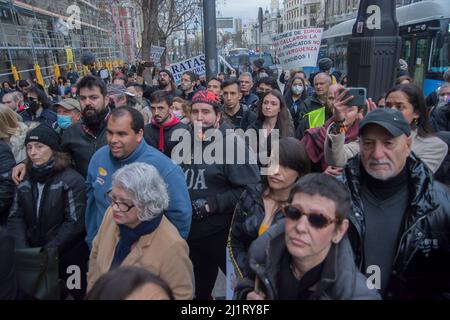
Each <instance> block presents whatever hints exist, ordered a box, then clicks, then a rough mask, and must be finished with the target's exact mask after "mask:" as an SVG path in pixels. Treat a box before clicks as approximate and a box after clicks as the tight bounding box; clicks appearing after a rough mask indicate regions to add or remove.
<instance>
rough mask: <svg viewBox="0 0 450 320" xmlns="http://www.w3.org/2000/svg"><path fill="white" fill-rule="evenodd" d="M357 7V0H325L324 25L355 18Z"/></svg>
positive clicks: (399, 0) (401, 1) (403, 1)
mask: <svg viewBox="0 0 450 320" xmlns="http://www.w3.org/2000/svg"><path fill="white" fill-rule="evenodd" d="M420 1H422V0H396V5H397V7H398V6H405V5H408V4H411V3H414V2H420ZM358 9H359V0H326V1H325V25H326V28H327V29H328V28H331V27H333V26H335V25H336V24H339V23H341V22H344V21H347V20H351V19H354V18H356V16H357V14H358Z"/></svg>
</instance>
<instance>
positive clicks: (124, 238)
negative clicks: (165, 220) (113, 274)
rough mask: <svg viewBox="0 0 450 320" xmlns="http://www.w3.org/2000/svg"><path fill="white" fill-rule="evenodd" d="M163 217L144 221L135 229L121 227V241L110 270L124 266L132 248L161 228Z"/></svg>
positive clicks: (117, 246)
mask: <svg viewBox="0 0 450 320" xmlns="http://www.w3.org/2000/svg"><path fill="white" fill-rule="evenodd" d="M162 217H163V215H162V214H160V215H159V216H158V217H156V218H154V219H152V220H150V221H143V222H141V223H140V224H139V225H138V226H137V227H136V228H134V229H131V228H129V227H127V226H125V225H119V231H120V240H119V242H118V243H117V245H116V249H115V251H114V257H113V260H112V263H111V268H110V270H112V269H115V268H117V267H119V266H120V265H121V264H122V262H123V260H125V258H126V257H127V256H128V254H129V253H130V251H131V246H132V245H133V244H134V243H135V242H136V241H138V240H139V238H140V237H142V236H145V235H147V234H150V233H152V232H153V231H155V230H156V228H158V227H159V224H160V223H161V220H162Z"/></svg>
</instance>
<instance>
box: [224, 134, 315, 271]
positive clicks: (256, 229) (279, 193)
mask: <svg viewBox="0 0 450 320" xmlns="http://www.w3.org/2000/svg"><path fill="white" fill-rule="evenodd" d="M275 159H276V158H275V155H272V157H271V166H270V167H269V173H271V175H269V176H263V177H262V183H260V184H257V185H250V186H248V187H247V188H246V190H245V191H244V193H243V195H242V196H241V198H240V199H239V202H238V204H237V206H236V209H235V211H234V216H233V221H232V223H231V228H230V234H229V238H228V250H229V253H230V259H231V261H232V263H233V265H234V269H235V271H236V274H237V275H238V276H239V278H242V277H244V276H245V275H246V274H247V271H248V270H247V262H248V261H247V251H248V248H249V247H250V245H251V243H252V242H253V240H255V239H256V238H257V237H258V236H260V235H261V234H263V233H264V232H265V231H266V230H267V229H268V228H269V227H270V226H271V225H272V224H273V223H275V222H277V221H278V220H280V219H282V218H283V215H282V213H281V212H280V211H279V210H280V206H281V204H282V203H285V202H286V201H287V199H288V197H289V193H290V191H291V189H292V187H293V186H294V184H295V182H296V181H297V180H298V179H299V178H300V177H302V176H303V175H305V174H308V173H309V172H310V161H309V159H308V156H307V154H306V151H305V148H304V147H303V145H302V144H300V142H299V141H298V140H297V139H295V138H284V139H281V140H280V143H279V153H278V159H277V161H275ZM278 163H279V165H277V164H278Z"/></svg>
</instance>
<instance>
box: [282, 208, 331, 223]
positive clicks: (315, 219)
mask: <svg viewBox="0 0 450 320" xmlns="http://www.w3.org/2000/svg"><path fill="white" fill-rule="evenodd" d="M281 212H282V213H283V214H284V215H285V217H286V218H289V219H291V220H295V221H297V220H298V219H300V218H301V217H302V216H306V217H307V218H308V222H309V224H310V225H311V226H312V227H313V228H315V229H323V228H326V227H328V226H329V225H330V224H332V223H334V222H336V221H338V219H331V218H330V217H328V216H326V215H324V214H322V213H305V212H302V211H301V210H300V209H298V208H296V207H294V206H292V205H285V206H283V207H281Z"/></svg>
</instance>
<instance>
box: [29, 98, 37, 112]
mask: <svg viewBox="0 0 450 320" xmlns="http://www.w3.org/2000/svg"><path fill="white" fill-rule="evenodd" d="M39 107H40V104H39V102H36V101H33V102H31V103H30V104H29V107H28V108H29V109H30V111H31V113H36V112H37V111H38V110H39Z"/></svg>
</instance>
